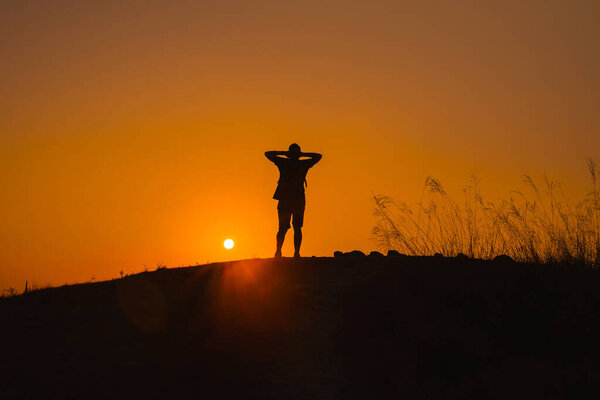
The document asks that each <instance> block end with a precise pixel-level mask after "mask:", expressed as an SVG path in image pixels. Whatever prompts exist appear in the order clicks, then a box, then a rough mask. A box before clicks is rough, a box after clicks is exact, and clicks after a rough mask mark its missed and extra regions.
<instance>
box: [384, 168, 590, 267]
mask: <svg viewBox="0 0 600 400" xmlns="http://www.w3.org/2000/svg"><path fill="white" fill-rule="evenodd" d="M587 164H588V172H589V173H590V176H591V178H592V191H591V192H590V193H588V194H587V195H586V196H585V198H584V199H583V200H581V201H579V202H577V203H576V204H575V205H574V206H572V204H571V203H570V202H569V201H568V199H567V197H566V196H565V194H564V192H563V190H562V187H561V185H560V184H559V183H557V182H554V181H551V180H549V179H548V178H545V179H544V184H543V185H542V186H541V187H540V186H538V185H537V184H536V182H535V181H534V180H533V179H532V178H531V177H530V176H528V175H524V176H523V182H524V185H525V188H526V192H522V191H513V192H511V193H510V196H509V198H508V199H502V200H499V201H496V202H492V201H488V200H486V199H484V197H483V196H482V195H481V192H480V189H479V179H478V177H477V176H475V175H474V176H472V177H471V178H470V179H469V183H468V185H467V186H466V187H465V188H464V189H463V195H464V199H463V200H462V201H461V202H460V203H459V202H457V201H455V200H454V199H453V198H452V196H450V194H448V192H447V191H446V190H445V189H444V187H443V185H442V183H441V182H440V181H439V180H437V179H435V178H432V177H427V179H426V180H425V185H424V188H423V193H422V195H421V200H420V202H419V203H417V205H416V207H410V206H408V205H407V204H406V203H403V202H396V201H395V200H393V199H392V198H390V197H387V196H381V195H374V196H373V201H374V204H375V207H374V216H375V218H376V224H375V226H374V228H373V238H374V240H375V241H376V242H377V244H378V246H379V247H380V248H381V249H384V250H391V249H394V250H397V251H399V252H402V253H405V254H410V255H431V254H434V253H442V254H444V255H447V256H455V255H457V254H459V253H463V254H465V255H468V256H470V257H476V258H484V259H488V258H493V257H495V256H497V255H500V254H506V255H509V256H511V257H512V258H514V259H516V260H519V261H525V262H567V263H584V264H591V265H595V266H600V215H599V214H600V194H599V192H598V180H597V175H596V172H597V170H596V164H595V163H594V162H593V161H592V160H588V161H587Z"/></svg>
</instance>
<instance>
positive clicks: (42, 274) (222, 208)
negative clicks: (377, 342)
mask: <svg viewBox="0 0 600 400" xmlns="http://www.w3.org/2000/svg"><path fill="white" fill-rule="evenodd" d="M599 19H600V2H597V1H594V0H592V1H572V2H563V1H528V2H522V1H510V2H475V1H460V2H445V1H419V2H398V1H389V2H382V1H371V2H348V1H302V2H293V3H292V2H281V1H256V2H255V1H218V2H217V1H129V2H110V1H106V2H104V1H87V0H85V1H79V2H71V1H4V2H2V3H0V38H1V39H0V57H1V60H2V61H1V62H0V94H1V95H0V184H1V185H2V193H1V194H2V195H1V196H0V220H1V221H2V223H1V224H0V290H3V289H5V288H8V287H9V286H12V287H15V288H17V290H19V291H22V289H23V287H24V285H25V281H26V280H27V281H28V282H29V284H32V283H33V284H34V285H37V286H43V285H47V284H51V285H60V284H63V283H74V282H87V281H90V280H104V279H110V278H115V277H118V276H119V274H120V273H121V271H123V273H134V272H140V271H142V270H144V269H145V268H147V269H156V268H157V266H158V265H167V266H169V267H177V266H186V265H193V264H197V263H206V262H214V261H223V260H234V259H245V258H254V257H261V258H266V257H272V256H273V252H274V249H275V233H276V231H277V212H276V201H275V200H273V199H272V196H273V192H274V190H275V187H276V184H277V179H278V172H277V168H276V167H275V166H274V165H273V164H272V163H270V162H269V161H268V160H267V159H266V158H265V157H264V152H265V151H268V150H287V148H288V146H289V145H290V144H291V143H293V142H296V143H298V144H300V145H301V147H302V150H303V151H306V152H318V153H321V154H323V159H322V161H321V162H319V164H317V165H316V166H315V167H314V168H312V169H311V170H310V171H309V173H308V178H307V184H308V185H307V188H306V196H307V203H306V204H307V206H306V216H305V224H304V242H303V247H302V249H303V251H302V255H303V256H312V255H317V256H325V255H327V256H330V255H332V253H333V251H334V250H342V251H348V250H353V249H359V250H362V251H365V252H368V251H370V250H374V249H375V248H376V244H375V243H374V242H373V241H372V240H371V239H372V238H371V229H372V227H373V223H374V221H373V217H372V215H371V212H372V207H373V204H372V201H371V197H372V195H373V194H380V193H382V194H386V195H390V196H393V197H395V198H398V199H402V200H405V201H408V202H416V201H418V199H419V196H420V193H421V190H422V186H423V181H424V180H425V177H427V176H435V177H437V178H439V179H440V180H441V181H442V182H444V183H445V184H446V185H447V187H448V188H449V190H450V192H452V193H453V194H455V195H456V197H457V198H460V197H459V196H460V193H461V192H460V189H461V188H462V187H463V186H464V185H465V184H466V183H467V181H468V177H469V175H470V174H472V173H476V174H478V175H479V177H480V178H481V188H482V191H484V192H485V193H487V194H488V196H489V197H491V198H497V197H502V196H507V195H508V194H509V192H510V191H511V190H514V189H518V188H519V185H520V184H521V183H520V182H521V175H522V174H524V173H529V174H532V175H533V176H535V177H543V175H544V174H547V176H549V177H551V178H553V179H556V180H559V181H561V182H562V186H563V188H564V190H565V192H566V193H567V194H568V195H569V196H573V197H574V198H581V197H582V196H583V195H585V193H587V192H589V190H590V188H589V177H588V176H587V175H586V167H585V160H586V158H588V157H591V158H598V157H599V156H600V152H599V149H600V116H599V113H598V104H600V39H599V38H600V25H599V24H598V21H599ZM226 239H232V240H233V241H234V242H235V247H233V248H232V249H230V250H227V249H225V248H224V246H223V243H224V240H226ZM290 241H291V240H290V239H289V238H288V242H286V244H285V247H284V255H285V256H291V254H292V245H291V243H289V242H290Z"/></svg>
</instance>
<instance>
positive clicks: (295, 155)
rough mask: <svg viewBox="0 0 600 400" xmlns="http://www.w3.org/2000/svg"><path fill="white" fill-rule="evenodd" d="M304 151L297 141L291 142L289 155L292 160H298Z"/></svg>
mask: <svg viewBox="0 0 600 400" xmlns="http://www.w3.org/2000/svg"><path fill="white" fill-rule="evenodd" d="M301 153H302V151H301V150H300V146H298V145H297V144H296V143H292V144H290V148H289V149H288V157H289V158H290V159H292V160H297V159H299V158H300V154H301Z"/></svg>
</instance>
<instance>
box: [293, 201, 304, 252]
mask: <svg viewBox="0 0 600 400" xmlns="http://www.w3.org/2000/svg"><path fill="white" fill-rule="evenodd" d="M304 208H305V203H304V200H302V201H299V202H298V203H297V204H295V205H294V208H293V210H292V215H293V217H294V219H293V220H292V225H293V226H294V257H295V258H300V246H301V245H302V226H303V225H304Z"/></svg>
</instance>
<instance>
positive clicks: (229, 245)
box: [223, 239, 234, 250]
mask: <svg viewBox="0 0 600 400" xmlns="http://www.w3.org/2000/svg"><path fill="white" fill-rule="evenodd" d="M233 245H234V243H233V240H231V239H226V240H225V241H224V242H223V246H225V248H226V249H227V250H230V249H233Z"/></svg>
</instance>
